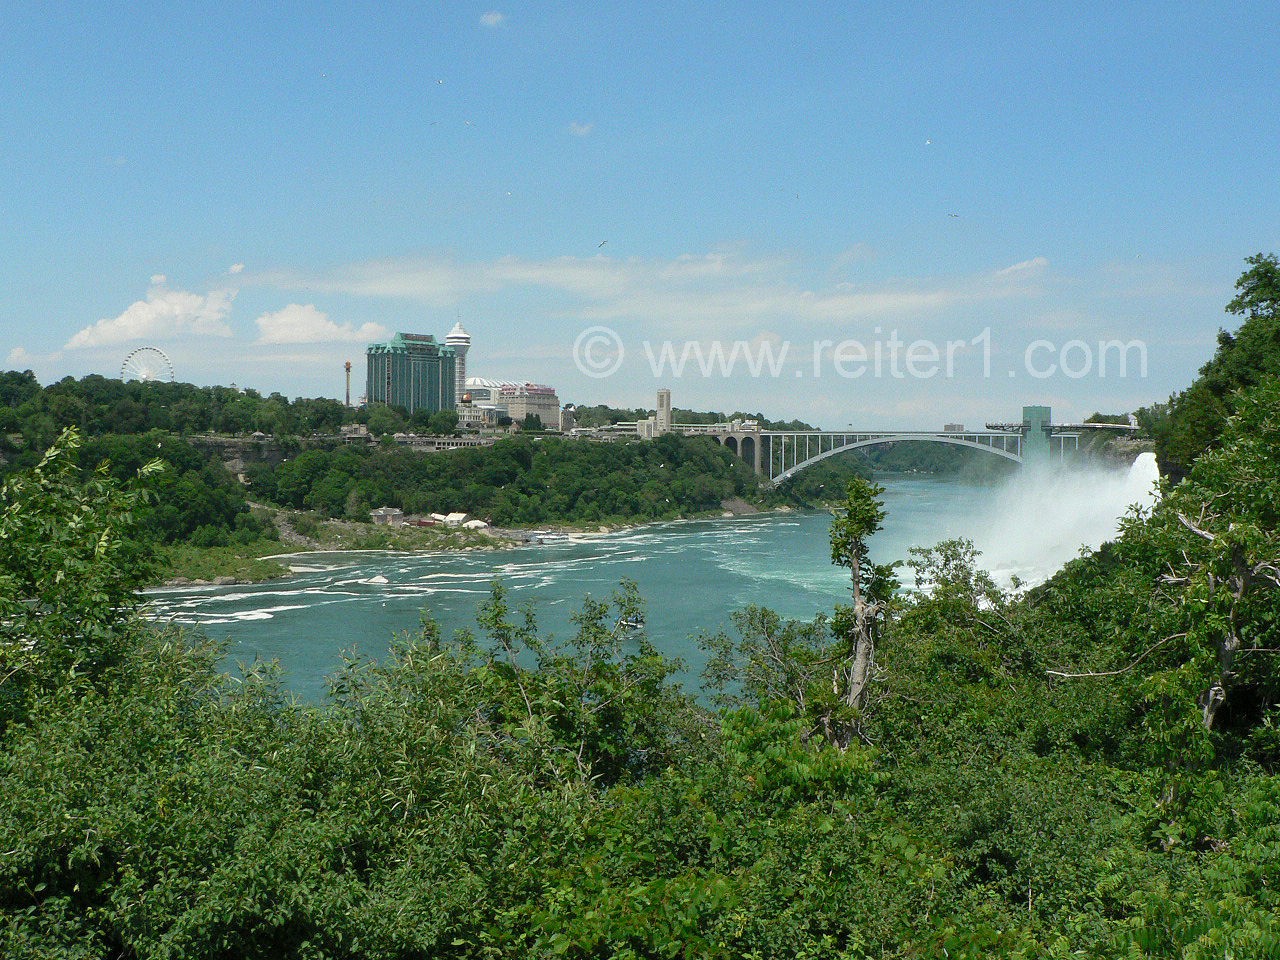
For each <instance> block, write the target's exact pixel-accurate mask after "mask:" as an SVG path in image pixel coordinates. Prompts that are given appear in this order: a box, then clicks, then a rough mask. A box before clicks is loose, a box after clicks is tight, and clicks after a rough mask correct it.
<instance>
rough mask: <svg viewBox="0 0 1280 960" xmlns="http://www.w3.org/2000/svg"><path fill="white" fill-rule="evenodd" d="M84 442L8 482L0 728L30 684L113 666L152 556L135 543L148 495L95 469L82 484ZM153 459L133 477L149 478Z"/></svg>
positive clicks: (1, 529) (66, 442)
mask: <svg viewBox="0 0 1280 960" xmlns="http://www.w3.org/2000/svg"><path fill="white" fill-rule="evenodd" d="M80 442H81V441H80V435H79V433H78V432H77V431H76V430H75V429H68V430H66V431H64V433H63V434H62V436H61V437H60V438H59V440H58V441H57V442H56V443H55V444H54V445H53V446H52V447H50V448H49V450H48V451H47V452H46V453H45V455H44V457H43V458H42V459H41V461H40V463H39V465H38V466H37V467H35V469H33V470H31V471H30V472H28V473H22V474H18V475H15V476H13V477H10V478H9V480H8V481H6V483H5V484H4V488H3V501H4V504H5V506H4V512H3V514H0V697H3V699H0V725H2V724H3V723H4V721H5V720H6V719H8V718H10V717H11V716H12V711H13V709H14V708H15V701H16V700H18V699H20V698H21V697H22V696H23V694H24V691H25V690H26V689H27V688H28V687H30V686H33V685H34V686H35V687H37V688H39V687H48V686H50V685H56V684H59V683H62V682H66V681H74V680H75V678H77V677H88V678H90V679H94V678H97V677H99V676H101V675H102V673H103V671H104V670H105V669H107V668H108V667H110V666H111V665H113V664H115V663H116V662H118V660H119V658H120V655H121V643H122V642H123V638H124V637H125V635H126V632H127V631H126V629H125V628H126V626H127V625H128V624H129V623H130V621H131V617H132V611H133V610H134V609H135V608H136V606H137V605H138V602H139V597H138V593H137V591H138V590H139V589H140V588H141V587H142V585H143V584H145V583H146V582H147V579H148V576H149V573H150V570H151V563H152V558H151V555H150V553H149V551H148V550H147V548H146V547H145V546H144V545H143V541H142V540H141V539H140V538H139V536H138V533H139V531H138V518H139V512H140V510H141V508H142V507H143V505H144V503H145V499H146V496H145V493H144V491H143V490H142V488H141V487H140V486H139V485H138V484H136V483H135V484H130V485H127V486H121V485H120V484H118V483H117V482H116V481H114V480H113V479H112V478H111V477H110V475H109V474H108V471H107V468H106V467H105V466H102V467H99V468H98V469H97V470H96V471H94V473H93V474H92V475H91V476H90V477H89V478H88V480H85V479H83V478H82V476H81V473H80V466H79V463H78V456H77V451H78V449H79V446H80ZM160 469H161V466H160V463H159V462H158V461H151V462H149V463H147V464H145V465H144V466H143V467H142V468H141V470H140V471H139V479H145V478H148V477H152V476H154V475H155V474H156V473H158V472H159V470H160Z"/></svg>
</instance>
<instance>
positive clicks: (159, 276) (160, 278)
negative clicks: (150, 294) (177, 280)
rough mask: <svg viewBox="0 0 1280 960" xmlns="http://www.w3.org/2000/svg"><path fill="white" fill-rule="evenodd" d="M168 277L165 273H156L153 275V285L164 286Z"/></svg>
mask: <svg viewBox="0 0 1280 960" xmlns="http://www.w3.org/2000/svg"><path fill="white" fill-rule="evenodd" d="M167 280H168V278H167V277H166V276H165V275H164V274H163V273H154V274H152V275H151V285H152V286H153V287H160V286H164V284H165V283H166V282H167Z"/></svg>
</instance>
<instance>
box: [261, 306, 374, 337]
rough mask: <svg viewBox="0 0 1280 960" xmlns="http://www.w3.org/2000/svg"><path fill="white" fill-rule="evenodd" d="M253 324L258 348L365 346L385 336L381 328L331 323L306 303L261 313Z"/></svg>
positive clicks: (369, 324) (368, 325)
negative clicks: (276, 345)
mask: <svg viewBox="0 0 1280 960" xmlns="http://www.w3.org/2000/svg"><path fill="white" fill-rule="evenodd" d="M257 322H258V331H259V336H258V340H257V342H258V343H260V344H269V343H350V342H356V341H364V342H367V341H370V340H380V339H383V338H384V337H386V336H387V328H386V327H384V326H382V325H381V324H377V323H366V324H364V325H363V326H360V327H353V326H352V325H351V324H350V323H343V324H338V323H334V322H333V321H332V320H330V319H329V315H328V314H326V313H324V312H323V311H322V310H318V309H316V307H315V306H314V305H313V304H309V303H308V304H299V303H291V304H289V305H288V306H287V307H285V308H283V309H282V310H277V311H275V312H274V313H264V314H263V315H262V316H260V317H258V321H257Z"/></svg>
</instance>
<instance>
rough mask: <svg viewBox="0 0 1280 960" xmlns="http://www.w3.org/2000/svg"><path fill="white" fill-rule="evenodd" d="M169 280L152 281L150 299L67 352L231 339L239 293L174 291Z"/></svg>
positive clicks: (95, 328) (83, 335)
mask: <svg viewBox="0 0 1280 960" xmlns="http://www.w3.org/2000/svg"><path fill="white" fill-rule="evenodd" d="M164 282H165V278H164V277H163V276H162V275H160V274H157V275H156V276H154V277H152V278H151V283H152V285H151V289H149V290H148V291H147V299H145V300H138V301H135V302H134V303H132V304H130V305H129V307H128V308H127V309H126V310H125V311H124V312H123V313H121V314H120V315H119V316H117V317H110V318H105V319H102V320H99V321H98V322H97V323H95V324H93V325H91V326H88V327H85V328H84V329H83V330H81V331H80V332H79V333H77V334H76V335H75V336H73V337H72V338H71V339H70V340H68V341H67V344H66V349H68V350H79V349H82V348H85V347H103V346H109V345H111V344H116V343H126V342H128V341H130V340H172V339H174V338H176V337H181V336H207V337H229V336H231V328H230V327H229V326H228V325H227V322H226V318H227V314H228V313H230V312H231V302H232V301H233V300H234V299H235V297H236V291H235V290H211V291H210V292H209V293H207V294H203V295H201V294H198V293H191V292H189V291H186V290H171V289H169V288H168V287H166V286H164Z"/></svg>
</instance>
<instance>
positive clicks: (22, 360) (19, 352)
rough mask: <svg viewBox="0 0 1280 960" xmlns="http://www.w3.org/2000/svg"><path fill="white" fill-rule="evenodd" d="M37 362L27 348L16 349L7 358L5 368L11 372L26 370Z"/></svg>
mask: <svg viewBox="0 0 1280 960" xmlns="http://www.w3.org/2000/svg"><path fill="white" fill-rule="evenodd" d="M34 361H35V357H33V356H32V355H31V354H30V353H28V352H27V348H26V347H14V348H13V349H12V350H10V351H9V356H7V357H6V358H5V361H4V362H5V366H6V367H7V368H8V369H10V370H25V369H27V368H28V367H30V366H31V364H32V363H33V362H34Z"/></svg>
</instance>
